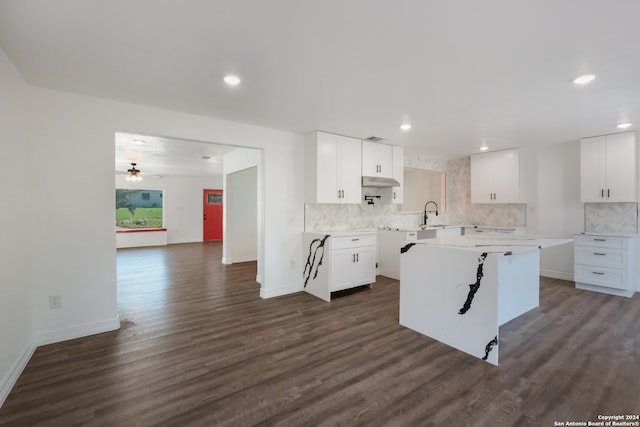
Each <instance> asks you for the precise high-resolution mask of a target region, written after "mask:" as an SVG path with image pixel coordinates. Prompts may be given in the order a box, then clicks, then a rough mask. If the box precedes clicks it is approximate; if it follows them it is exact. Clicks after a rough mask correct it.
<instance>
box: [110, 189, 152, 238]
mask: <svg viewBox="0 0 640 427" xmlns="http://www.w3.org/2000/svg"><path fill="white" fill-rule="evenodd" d="M162 227H163V222H162V190H130V189H129V190H127V189H121V188H118V189H116V228H120V229H131V228H162Z"/></svg>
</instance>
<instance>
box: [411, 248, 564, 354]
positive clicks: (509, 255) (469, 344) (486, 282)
mask: <svg viewBox="0 0 640 427" xmlns="http://www.w3.org/2000/svg"><path fill="white" fill-rule="evenodd" d="M571 242H572V239H550V238H540V237H533V236H495V235H494V236H456V237H443V238H436V239H426V240H419V241H415V242H406V244H405V245H404V246H403V247H402V249H401V257H400V258H401V261H400V264H401V267H400V324H401V325H403V326H406V327H408V328H410V329H413V330H415V331H417V332H420V333H422V334H424V335H426V336H429V337H431V338H434V339H436V340H438V341H440V342H442V343H445V344H447V345H450V346H452V347H454V348H456V349H458V350H461V351H464V352H466V353H468V354H471V355H473V356H476V357H478V358H480V359H483V360H486V361H487V362H489V363H491V364H494V365H497V364H498V342H499V327H500V325H503V324H505V323H506V322H508V321H510V320H512V319H514V318H516V317H518V316H520V315H521V314H524V313H526V312H527V311H529V310H531V309H533V308H536V307H538V305H539V304H540V250H541V249H543V248H547V247H551V246H556V245H561V244H565V243H571Z"/></svg>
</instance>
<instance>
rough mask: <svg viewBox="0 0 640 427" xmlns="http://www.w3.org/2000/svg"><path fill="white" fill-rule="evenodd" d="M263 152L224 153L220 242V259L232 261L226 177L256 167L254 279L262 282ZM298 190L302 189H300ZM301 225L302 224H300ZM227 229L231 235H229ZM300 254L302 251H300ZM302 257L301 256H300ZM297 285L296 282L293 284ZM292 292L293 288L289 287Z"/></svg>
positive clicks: (302, 220)
mask: <svg viewBox="0 0 640 427" xmlns="http://www.w3.org/2000/svg"><path fill="white" fill-rule="evenodd" d="M263 156H264V153H263V152H262V151H261V150H254V149H248V148H239V149H236V150H233V151H232V152H230V153H227V154H225V156H224V159H223V161H222V174H223V181H224V186H225V188H224V193H223V203H224V205H223V206H224V207H223V209H224V215H223V216H222V218H223V219H222V223H223V229H224V230H225V233H227V234H226V236H225V237H224V238H223V242H222V260H223V262H225V263H229V262H233V261H232V260H231V257H232V256H233V253H234V252H233V248H232V245H233V243H232V242H233V241H234V239H235V236H234V234H235V228H230V227H229V226H228V224H227V221H228V220H229V219H230V218H231V217H232V216H233V215H234V212H232V211H231V210H230V209H229V206H230V205H229V204H228V203H227V197H228V194H227V192H228V189H227V188H226V187H227V185H228V182H229V179H228V177H229V176H231V175H232V174H234V173H236V172H239V171H242V170H246V169H248V168H253V167H255V168H256V187H257V197H256V204H257V207H258V212H257V217H256V230H257V233H256V234H257V242H256V243H257V259H258V272H257V273H256V281H257V282H258V283H260V284H262V281H263V280H262V277H263V274H264V265H263V264H264V263H263V261H262V260H263V259H264V248H265V245H264V234H265V232H264V231H263V230H264V227H265V224H264V215H263V210H262V209H260V207H261V206H263V205H264V181H263V179H264V178H263V177H264V163H263V161H262V158H263ZM300 191H302V190H301V189H300ZM301 223H302V224H304V208H303V217H302V219H301ZM301 227H303V225H301ZM229 231H230V232H231V235H229ZM300 254H302V251H301V252H300ZM300 259H302V258H300ZM293 286H294V287H295V286H297V285H296V284H294V285H293ZM291 291H292V292H293V291H294V290H293V289H291ZM260 294H261V296H266V295H263V289H261V290H260Z"/></svg>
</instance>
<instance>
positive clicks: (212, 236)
mask: <svg viewBox="0 0 640 427" xmlns="http://www.w3.org/2000/svg"><path fill="white" fill-rule="evenodd" d="M202 206H203V209H202V212H203V215H202V217H203V221H202V224H203V225H202V228H203V230H204V231H203V236H204V237H203V240H222V190H207V189H205V190H203V205H202Z"/></svg>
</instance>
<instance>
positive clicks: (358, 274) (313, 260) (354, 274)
mask: <svg viewBox="0 0 640 427" xmlns="http://www.w3.org/2000/svg"><path fill="white" fill-rule="evenodd" d="M330 233H331V232H329V233H327V234H323V233H311V232H307V233H304V248H305V258H304V261H305V267H304V274H303V284H304V290H305V291H306V292H308V293H310V294H312V295H315V296H317V297H318V298H321V299H323V300H325V301H331V292H336V291H341V290H344V289H349V288H354V287H356V286H362V285H370V284H372V283H374V282H375V281H376V233H375V232H367V233H346V232H340V233H336V234H334V235H331V234H330Z"/></svg>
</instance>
